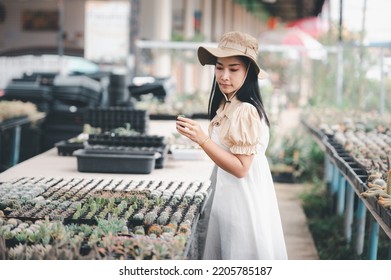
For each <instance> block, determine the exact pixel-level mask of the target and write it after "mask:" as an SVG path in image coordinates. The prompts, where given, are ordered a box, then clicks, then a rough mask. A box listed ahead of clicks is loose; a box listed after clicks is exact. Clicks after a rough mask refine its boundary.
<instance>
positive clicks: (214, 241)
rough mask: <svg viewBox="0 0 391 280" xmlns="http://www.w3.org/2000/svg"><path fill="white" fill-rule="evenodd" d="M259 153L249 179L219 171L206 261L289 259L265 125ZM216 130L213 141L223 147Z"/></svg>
mask: <svg viewBox="0 0 391 280" xmlns="http://www.w3.org/2000/svg"><path fill="white" fill-rule="evenodd" d="M260 128H261V133H260V135H261V139H260V144H258V153H257V154H255V156H254V160H253V162H252V165H251V167H250V170H249V172H248V174H247V176H246V177H244V178H241V179H238V178H237V177H235V176H233V175H231V174H230V173H228V172H226V171H224V170H223V169H221V168H219V167H218V170H217V180H216V190H215V195H214V198H213V204H212V208H211V213H210V218H209V224H208V232H207V236H206V244H205V251H204V256H203V259H207V260H211V259H217V260H219V259H220V260H221V259H223V260H240V259H247V260H258V259H263V260H274V259H287V253H286V247H285V240H284V236H283V230H282V226H281V220H280V213H279V209H278V204H277V198H276V194H275V190H274V184H273V180H272V177H271V173H270V168H269V164H268V161H267V158H266V156H265V151H266V148H267V145H268V142H269V127H268V126H267V125H266V124H265V122H264V121H263V122H262V124H261V126H260ZM218 129H219V127H214V128H213V130H212V133H211V138H212V140H213V141H214V142H215V143H217V144H219V145H220V146H222V147H223V148H224V149H226V150H229V149H228V148H227V147H225V146H224V145H222V144H221V142H220V141H219V138H218V136H217V134H218Z"/></svg>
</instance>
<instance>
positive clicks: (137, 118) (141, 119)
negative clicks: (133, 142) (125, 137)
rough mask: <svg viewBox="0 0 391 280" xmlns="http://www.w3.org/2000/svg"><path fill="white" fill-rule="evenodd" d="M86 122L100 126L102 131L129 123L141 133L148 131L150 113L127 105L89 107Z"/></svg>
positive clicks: (85, 117)
mask: <svg viewBox="0 0 391 280" xmlns="http://www.w3.org/2000/svg"><path fill="white" fill-rule="evenodd" d="M84 122H85V123H86V124H89V125H91V126H92V127H97V128H98V127H99V128H101V129H102V131H111V130H112V129H115V128H118V127H125V126H126V124H127V123H129V124H130V128H131V129H133V130H135V131H137V132H139V133H147V132H148V127H149V115H148V113H147V111H146V110H134V109H131V108H126V107H109V108H89V109H87V111H86V113H85V116H84Z"/></svg>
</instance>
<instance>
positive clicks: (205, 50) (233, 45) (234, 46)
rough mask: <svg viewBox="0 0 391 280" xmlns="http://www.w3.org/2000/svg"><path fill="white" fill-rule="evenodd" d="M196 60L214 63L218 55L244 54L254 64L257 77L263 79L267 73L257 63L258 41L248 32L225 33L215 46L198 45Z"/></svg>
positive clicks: (209, 63)
mask: <svg viewBox="0 0 391 280" xmlns="http://www.w3.org/2000/svg"><path fill="white" fill-rule="evenodd" d="M197 55H198V60H199V61H200V63H201V64H202V65H205V64H208V65H215V64H216V59H217V58H218V57H230V56H245V57H248V58H249V59H250V60H251V62H252V63H253V64H254V66H255V70H256V72H257V74H258V78H259V79H264V78H266V77H267V76H268V74H267V73H266V72H265V71H264V70H263V69H261V67H259V65H258V63H257V55H258V41H257V39H255V38H254V37H252V36H251V35H249V34H246V33H242V32H239V31H232V32H228V33H225V34H224V35H223V36H222V37H221V39H220V42H219V45H218V47H217V48H211V47H199V48H198V52H197Z"/></svg>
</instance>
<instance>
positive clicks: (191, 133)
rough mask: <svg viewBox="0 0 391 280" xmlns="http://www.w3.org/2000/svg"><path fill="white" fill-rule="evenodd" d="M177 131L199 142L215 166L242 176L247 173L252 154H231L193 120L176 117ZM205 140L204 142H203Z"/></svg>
mask: <svg viewBox="0 0 391 280" xmlns="http://www.w3.org/2000/svg"><path fill="white" fill-rule="evenodd" d="M176 129H177V131H178V132H179V133H180V134H182V135H183V136H186V137H187V138H189V139H190V140H192V141H194V142H195V143H197V144H200V146H201V147H202V149H203V150H204V151H205V153H206V154H207V155H208V156H209V157H210V158H211V159H212V160H213V161H214V163H216V165H217V166H219V167H220V168H222V169H224V170H225V171H227V172H228V173H230V174H232V175H234V176H236V177H238V178H243V177H244V176H246V175H247V173H248V170H249V169H250V165H251V163H252V160H253V158H254V155H236V154H232V153H230V152H228V151H226V150H224V149H223V148H221V147H220V146H219V145H217V144H216V143H214V142H213V141H212V140H208V141H206V140H207V139H208V137H209V136H208V135H207V134H206V133H205V132H204V131H203V130H202V128H201V126H200V124H199V123H198V122H196V121H194V120H191V119H189V118H184V117H178V119H177V121H176ZM205 141H206V142H205Z"/></svg>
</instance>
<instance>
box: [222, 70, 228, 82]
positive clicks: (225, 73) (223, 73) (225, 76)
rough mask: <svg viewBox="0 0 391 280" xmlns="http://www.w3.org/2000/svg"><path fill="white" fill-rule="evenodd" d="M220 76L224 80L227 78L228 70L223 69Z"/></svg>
mask: <svg viewBox="0 0 391 280" xmlns="http://www.w3.org/2000/svg"><path fill="white" fill-rule="evenodd" d="M221 78H223V79H224V80H228V78H229V71H227V70H224V71H223V72H222V73H221Z"/></svg>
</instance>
